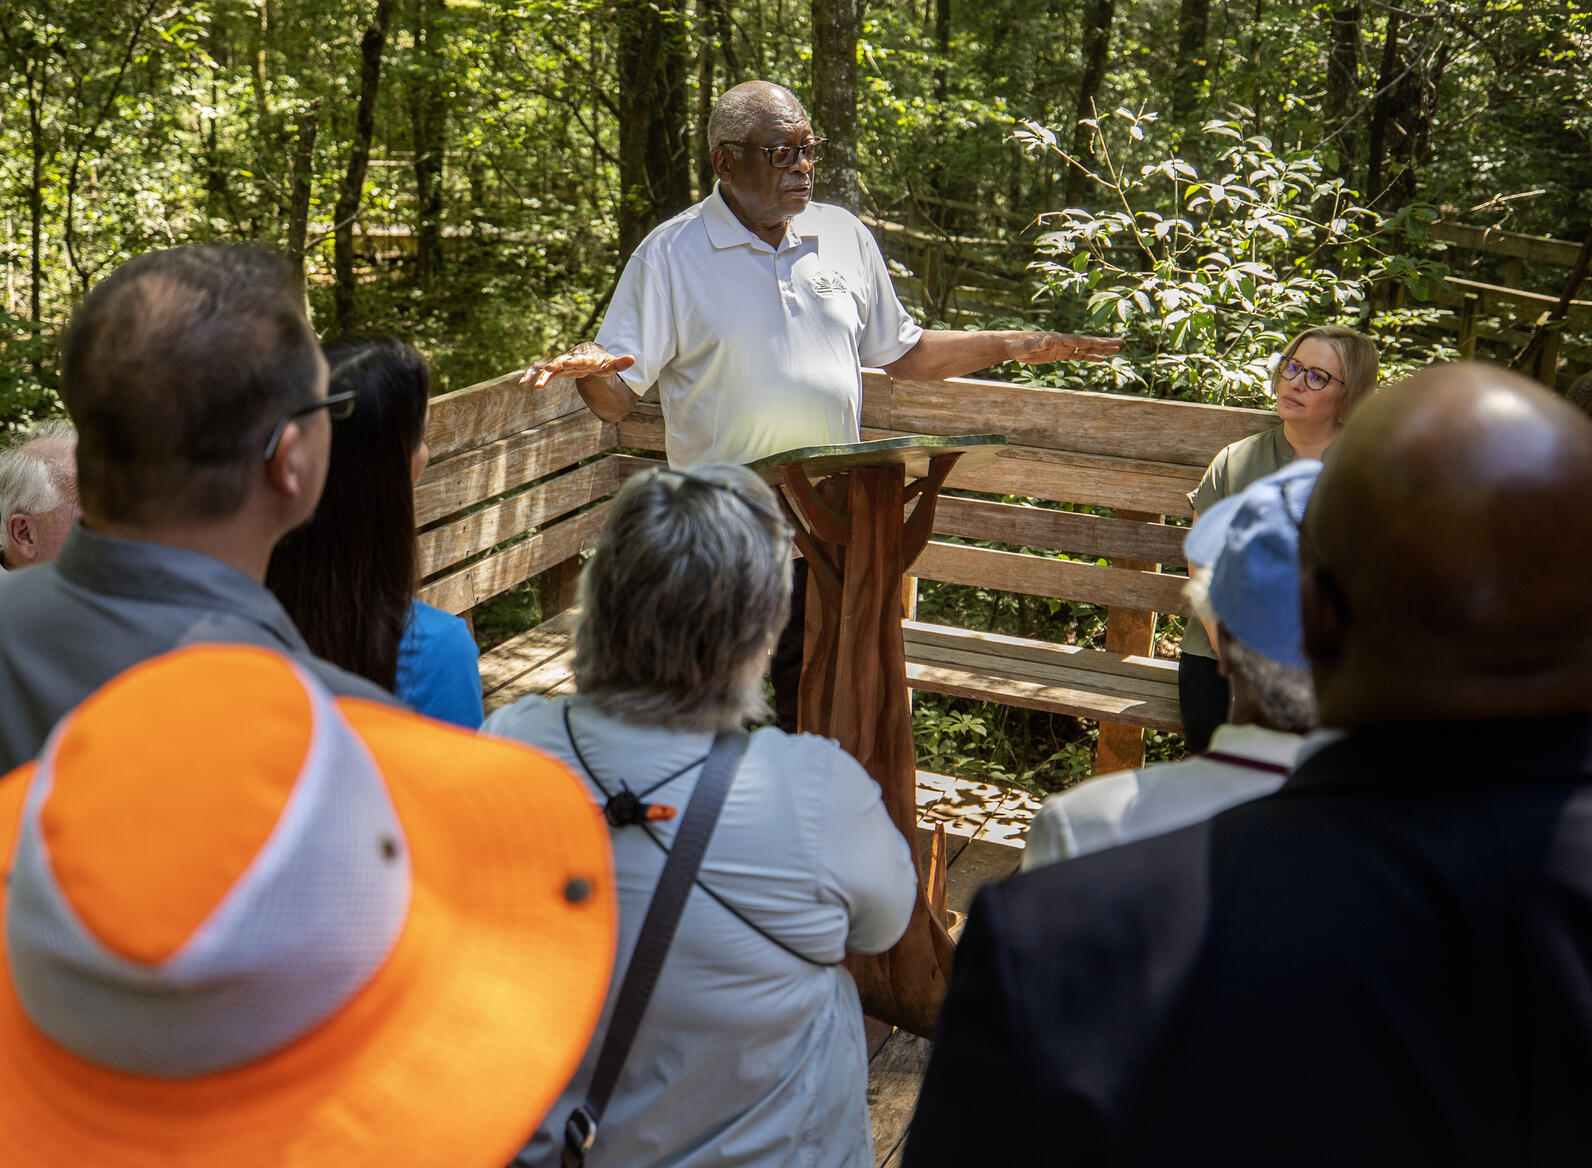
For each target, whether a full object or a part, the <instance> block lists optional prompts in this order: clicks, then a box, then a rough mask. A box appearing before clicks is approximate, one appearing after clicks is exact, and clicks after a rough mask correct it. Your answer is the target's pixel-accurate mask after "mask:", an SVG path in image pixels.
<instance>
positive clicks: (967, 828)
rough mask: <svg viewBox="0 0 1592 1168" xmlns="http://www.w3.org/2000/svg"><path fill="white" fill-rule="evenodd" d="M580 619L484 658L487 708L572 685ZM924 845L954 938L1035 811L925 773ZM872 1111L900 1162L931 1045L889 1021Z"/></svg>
mask: <svg viewBox="0 0 1592 1168" xmlns="http://www.w3.org/2000/svg"><path fill="white" fill-rule="evenodd" d="M572 625H573V614H572V613H565V614H563V615H561V616H559V617H556V618H554V619H553V620H551V621H549V622H547V623H546V624H544V625H540V626H538V627H537V628H534V629H531V630H529V631H528V632H525V633H522V634H520V635H519V636H517V637H515V638H513V639H511V640H510V641H508V642H506V643H505V644H503V645H500V646H499V647H498V648H496V649H494V650H492V651H491V652H490V653H488V654H486V655H485V656H484V657H482V659H481V678H482V681H483V683H484V689H485V692H486V706H487V709H488V710H493V709H496V708H497V707H499V706H502V705H506V704H507V703H509V702H511V701H513V700H514V699H515V698H518V697H521V696H523V695H525V694H530V693H539V694H543V695H545V696H548V697H551V696H554V695H556V694H560V693H568V692H570V691H571V690H572V688H573V683H572V681H571V678H570V675H569V659H570V654H571V652H572V650H571V643H570V633H571V630H572ZM917 802H918V819H919V822H920V823H921V824H923V825H924V826H923V827H921V828H920V829H919V832H918V836H919V839H918V843H919V847H920V848H922V849H923V852H924V853H925V854H926V853H927V851H928V841H929V837H930V832H931V831H932V830H933V828H934V825H935V824H937V823H944V824H945V833H946V845H947V847H946V881H945V903H946V907H947V908H948V909H949V910H950V911H951V913H952V914H953V917H952V920H951V921H950V922H948V923H949V925H950V932H951V936H953V937H957V936H960V935H961V928H962V923H963V921H965V920H966V916H967V910H968V907H969V906H970V905H971V904H972V903H973V897H974V895H975V894H976V893H977V892H978V890H979V889H980V888H982V887H983V886H984V885H986V884H988V883H990V882H992V881H995V880H999V879H1001V878H1002V877H1004V876H1009V875H1011V874H1012V873H1013V872H1015V871H1016V870H1017V866H1018V864H1019V862H1020V861H1021V859H1022V837H1023V833H1024V832H1025V831H1026V830H1027V828H1028V821H1029V819H1030V818H1031V817H1032V816H1033V813H1034V811H1035V810H1036V809H1037V808H1038V803H1036V802H1035V801H1034V800H1033V799H1032V798H1030V797H1029V796H1027V795H1025V794H1023V793H1022V792H1019V791H1012V790H1008V789H1007V788H1004V787H997V786H994V785H993V784H990V783H974V782H968V781H966V780H963V779H954V778H950V777H948V776H946V775H937V774H933V773H931V772H928V771H919V772H918V788H917ZM866 1024H867V1035H868V1056H869V1057H868V1109H869V1113H870V1114H871V1116H872V1119H873V1150H874V1162H875V1164H876V1165H878V1166H879V1168H887V1166H893V1165H898V1164H899V1163H900V1160H901V1149H902V1146H903V1144H904V1143H905V1141H906V1133H907V1127H908V1125H909V1124H910V1123H911V1122H912V1112H913V1109H914V1108H915V1107H916V1106H917V1101H918V1088H919V1086H920V1085H921V1083H922V1081H923V1071H924V1068H925V1067H926V1066H927V1065H928V1061H929V1042H928V1040H927V1039H925V1038H919V1037H918V1036H917V1035H915V1034H909V1033H907V1032H906V1031H904V1030H896V1029H894V1028H893V1027H890V1026H887V1025H885V1024H884V1023H882V1022H877V1021H874V1020H873V1019H868V1020H867V1023H866Z"/></svg>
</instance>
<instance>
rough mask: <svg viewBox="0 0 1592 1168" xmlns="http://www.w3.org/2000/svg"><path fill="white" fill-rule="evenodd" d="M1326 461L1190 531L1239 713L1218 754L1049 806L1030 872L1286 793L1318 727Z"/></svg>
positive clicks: (1234, 500) (1148, 770) (1199, 594)
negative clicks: (1317, 639)
mask: <svg viewBox="0 0 1592 1168" xmlns="http://www.w3.org/2000/svg"><path fill="white" fill-rule="evenodd" d="M1320 473H1321V463H1320V462H1317V461H1316V460H1314V459H1306V460H1302V461H1299V462H1295V463H1291V464H1289V465H1288V466H1286V467H1284V468H1283V469H1282V470H1280V471H1278V472H1277V473H1276V474H1273V475H1268V476H1266V477H1265V478H1263V479H1261V480H1260V481H1259V482H1256V483H1252V484H1251V485H1250V486H1249V487H1248V488H1247V489H1246V490H1244V491H1242V492H1241V493H1239V494H1237V495H1234V496H1232V497H1231V498H1228V499H1224V500H1222V501H1221V502H1220V503H1217V504H1216V505H1215V506H1214V507H1212V508H1211V509H1210V510H1209V511H1207V512H1206V513H1205V514H1204V515H1202V516H1200V519H1199V522H1197V523H1196V524H1195V525H1194V527H1193V530H1191V531H1190V532H1189V534H1188V539H1187V541H1186V544H1185V549H1184V550H1185V551H1186V552H1187V554H1188V557H1189V559H1190V560H1191V561H1193V562H1196V563H1204V564H1209V565H1210V570H1209V571H1208V572H1207V573H1204V574H1202V575H1200V576H1198V577H1196V578H1195V579H1193V580H1191V581H1190V582H1189V584H1188V588H1187V595H1188V598H1189V601H1190V603H1191V605H1192V606H1193V608H1194V612H1195V615H1196V617H1197V618H1198V619H1200V620H1202V621H1203V622H1204V623H1206V624H1208V625H1210V626H1211V627H1212V628H1214V629H1215V630H1216V653H1217V657H1218V660H1219V661H1220V663H1221V670H1222V674H1223V676H1224V677H1226V678H1227V680H1228V681H1229V682H1230V683H1231V686H1232V695H1233V696H1232V707H1231V709H1230V711H1229V713H1228V716H1227V719H1226V721H1225V722H1224V723H1223V724H1222V725H1220V726H1218V727H1217V728H1216V732H1215V733H1214V734H1213V735H1212V737H1211V741H1210V748H1209V749H1208V750H1206V751H1205V752H1204V753H1202V754H1198V755H1194V756H1192V757H1190V758H1186V759H1183V760H1181V761H1180V762H1173V763H1164V764H1162V765H1159V766H1150V767H1145V768H1144V769H1142V770H1132V771H1118V772H1117V773H1116V774H1110V775H1101V776H1100V777H1098V778H1095V779H1090V780H1089V781H1088V782H1085V783H1080V784H1078V785H1077V786H1076V787H1073V788H1071V789H1069V790H1067V791H1063V792H1061V793H1060V794H1058V795H1052V796H1051V797H1050V798H1048V799H1046V800H1045V802H1044V805H1043V806H1042V807H1041V808H1040V809H1039V811H1038V813H1037V814H1035V816H1034V820H1033V822H1032V824H1030V825H1029V829H1028V835H1027V841H1026V846H1025V848H1024V851H1023V870H1024V871H1028V870H1030V869H1033V868H1037V867H1039V866H1040V865H1042V864H1049V863H1053V862H1054V861H1056V860H1065V859H1070V858H1072V857H1074V856H1082V855H1085V854H1087V853H1089V852H1097V851H1099V850H1100V849H1102V848H1109V847H1113V846H1115V845H1117V844H1123V843H1128V842H1129V841H1131V840H1137V839H1143V838H1145V837H1146V836H1152V835H1160V834H1161V833H1163V832H1168V831H1173V830H1175V829H1177V828H1179V827H1187V826H1188V825H1189V824H1191V823H1198V822H1199V821H1201V820H1203V819H1209V818H1210V817H1211V816H1213V815H1215V814H1216V813H1217V812H1218V811H1222V810H1225V809H1226V808H1228V807H1231V806H1233V805H1234V804H1236V803H1242V802H1244V801H1245V800H1248V799H1258V798H1259V797H1260V796H1262V795H1269V794H1271V793H1272V792H1273V791H1275V790H1276V789H1277V788H1278V787H1280V786H1282V782H1283V779H1284V778H1286V777H1287V775H1288V773H1289V772H1290V771H1291V770H1292V769H1293V766H1294V762H1295V760H1296V759H1297V758H1298V756H1299V749H1300V747H1301V746H1303V745H1304V735H1305V734H1307V733H1309V732H1310V731H1311V730H1314V729H1315V728H1316V694H1315V687H1314V685H1312V683H1311V680H1310V669H1309V663H1308V662H1307V661H1306V660H1305V648H1304V635H1303V632H1302V626H1301V623H1300V620H1301V618H1300V614H1299V522H1300V520H1301V519H1303V517H1304V511H1305V504H1306V503H1308V502H1309V501H1310V493H1311V491H1312V490H1313V489H1314V488H1315V485H1316V479H1317V477H1318V476H1319V475H1320Z"/></svg>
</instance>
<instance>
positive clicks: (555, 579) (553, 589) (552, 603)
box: [536, 556, 580, 620]
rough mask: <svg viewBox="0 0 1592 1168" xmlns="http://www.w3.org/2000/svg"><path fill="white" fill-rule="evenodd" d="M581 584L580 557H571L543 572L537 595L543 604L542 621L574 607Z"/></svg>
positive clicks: (537, 582)
mask: <svg viewBox="0 0 1592 1168" xmlns="http://www.w3.org/2000/svg"><path fill="white" fill-rule="evenodd" d="M579 583H580V557H579V556H571V557H570V558H569V559H567V560H563V561H561V562H560V563H557V564H554V565H553V566H552V567H551V568H549V569H547V571H545V572H543V573H542V574H541V576H539V577H538V578H537V581H536V586H537V594H538V597H539V599H540V600H541V602H542V619H543V620H549V619H551V618H552V617H555V616H557V615H558V614H559V613H561V612H563V611H564V610H565V609H566V608H570V607H571V606H573V605H574V603H575V596H576V590H577V587H578V585H579Z"/></svg>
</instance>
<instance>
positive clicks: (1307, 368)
mask: <svg viewBox="0 0 1592 1168" xmlns="http://www.w3.org/2000/svg"><path fill="white" fill-rule="evenodd" d="M1277 372H1278V373H1280V374H1282V376H1283V380H1284V381H1292V380H1293V379H1294V378H1295V377H1298V376H1299V375H1300V374H1301V373H1303V374H1304V375H1305V388H1306V389H1313V390H1317V391H1320V390H1323V389H1326V388H1327V386H1329V385H1331V384H1332V383H1333V382H1334V381H1342V380H1343V378H1341V377H1334V376H1332V374H1330V373H1328V372H1327V371H1326V370H1325V369H1317V368H1316V367H1315V366H1313V365H1301V364H1300V363H1299V362H1297V361H1294V360H1292V359H1289V360H1287V361H1284V362H1283V363H1282V365H1281V367H1280V368H1278V370H1277Z"/></svg>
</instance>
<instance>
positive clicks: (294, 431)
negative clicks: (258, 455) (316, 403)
mask: <svg viewBox="0 0 1592 1168" xmlns="http://www.w3.org/2000/svg"><path fill="white" fill-rule="evenodd" d="M304 439H305V434H304V431H303V429H302V428H301V427H300V426H299V423H298V422H289V423H288V424H287V425H286V426H284V427H283V428H282V437H281V438H280V439H279V440H278V441H277V444H276V451H275V453H273V454H272V455H271V457H270V458H269V459H268V460H267V461H266V464H265V481H266V482H267V483H268V484H270V486H271V489H272V490H274V491H276V492H277V493H278V494H280V495H283V496H284V497H286V498H288V499H299V498H302V497H303V496H304V494H305V492H306V490H307V489H308V488H309V487H310V486H311V485H312V480H313V478H314V475H313V467H312V466H311V461H312V460H311V458H310V451H309V447H308V444H307V443H306V442H305V440H304Z"/></svg>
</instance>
